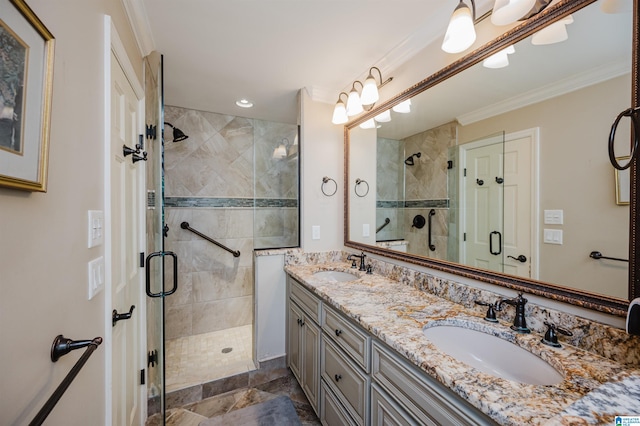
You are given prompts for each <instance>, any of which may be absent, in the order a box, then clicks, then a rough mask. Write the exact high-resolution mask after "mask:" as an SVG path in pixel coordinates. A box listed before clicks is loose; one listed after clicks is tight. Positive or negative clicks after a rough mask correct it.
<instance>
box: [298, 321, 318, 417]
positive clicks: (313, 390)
mask: <svg viewBox="0 0 640 426" xmlns="http://www.w3.org/2000/svg"><path fill="white" fill-rule="evenodd" d="M302 362H303V364H302V366H301V367H302V389H303V390H304V392H305V393H306V394H307V397H308V398H309V402H310V403H311V406H312V407H313V409H314V410H315V411H316V412H318V391H319V390H320V328H319V327H318V326H317V325H315V324H314V323H312V322H311V321H305V322H304V327H302Z"/></svg>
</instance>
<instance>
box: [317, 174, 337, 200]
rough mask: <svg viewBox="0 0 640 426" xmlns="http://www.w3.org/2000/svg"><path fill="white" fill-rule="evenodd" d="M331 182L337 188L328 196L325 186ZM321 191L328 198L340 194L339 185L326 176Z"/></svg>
mask: <svg viewBox="0 0 640 426" xmlns="http://www.w3.org/2000/svg"><path fill="white" fill-rule="evenodd" d="M329 181H332V182H333V184H334V185H335V186H336V189H334V190H333V192H332V193H331V194H327V193H326V192H325V191H324V185H325V184H326V183H327V182H329ZM320 191H322V193H323V194H324V195H326V196H327V197H331V196H332V195H334V194H335V193H336V192H338V183H337V182H336V181H335V180H333V179H331V178H330V177H328V176H325V177H323V178H322V185H320Z"/></svg>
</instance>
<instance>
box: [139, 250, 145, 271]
mask: <svg viewBox="0 0 640 426" xmlns="http://www.w3.org/2000/svg"><path fill="white" fill-rule="evenodd" d="M140 267H141V268H144V252H142V253H140Z"/></svg>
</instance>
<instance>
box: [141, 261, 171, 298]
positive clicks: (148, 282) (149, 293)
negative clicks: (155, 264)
mask: <svg viewBox="0 0 640 426" xmlns="http://www.w3.org/2000/svg"><path fill="white" fill-rule="evenodd" d="M165 256H171V257H173V286H172V287H171V290H169V291H164V279H163V282H162V291H160V292H158V293H154V292H152V291H151V267H150V265H151V259H153V258H154V257H161V258H162V259H164V257H165ZM163 267H164V265H163ZM145 268H146V271H145V272H146V279H145V281H146V290H147V296H149V297H166V296H170V295H172V294H173V293H175V292H176V290H178V256H176V254H175V253H174V252H172V251H157V252H154V253H151V254H149V256H147V259H146V261H145Z"/></svg>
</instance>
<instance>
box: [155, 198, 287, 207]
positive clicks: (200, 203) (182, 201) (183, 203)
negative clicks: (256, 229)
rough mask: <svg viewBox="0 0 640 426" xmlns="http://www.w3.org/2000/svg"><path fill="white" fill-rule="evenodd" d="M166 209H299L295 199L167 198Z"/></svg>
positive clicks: (165, 201) (165, 200)
mask: <svg viewBox="0 0 640 426" xmlns="http://www.w3.org/2000/svg"><path fill="white" fill-rule="evenodd" d="M164 205H165V207H188V208H197V207H222V208H253V207H259V208H265V207H267V208H268V207H276V208H284V207H298V200H297V199H295V198H217V197H165V199H164Z"/></svg>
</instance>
